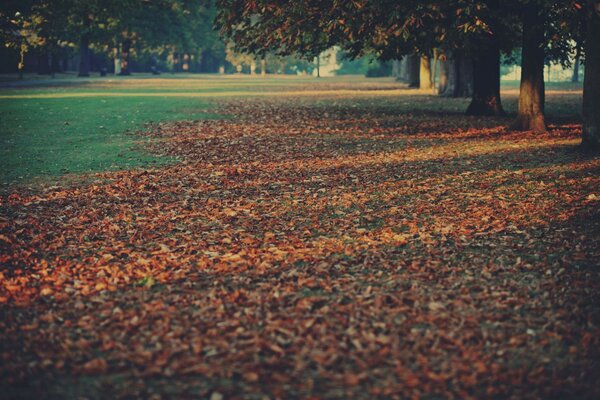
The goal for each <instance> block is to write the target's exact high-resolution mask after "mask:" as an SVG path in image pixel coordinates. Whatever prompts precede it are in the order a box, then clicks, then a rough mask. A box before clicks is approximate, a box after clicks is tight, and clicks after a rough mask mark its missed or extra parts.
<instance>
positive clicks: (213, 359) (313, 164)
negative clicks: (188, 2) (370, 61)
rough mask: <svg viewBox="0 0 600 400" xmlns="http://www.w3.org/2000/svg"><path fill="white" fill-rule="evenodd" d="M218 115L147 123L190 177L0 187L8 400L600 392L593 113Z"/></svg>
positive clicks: (383, 106)
mask: <svg viewBox="0 0 600 400" xmlns="http://www.w3.org/2000/svg"><path fill="white" fill-rule="evenodd" d="M374 89H376V88H374ZM569 96H571V97H573V96H580V93H579V94H576V95H572V94H561V95H558V94H557V95H555V96H554V97H553V96H552V94H550V95H549V97H548V99H549V100H548V101H549V103H552V102H554V103H556V104H558V103H560V102H561V101H567V102H568V101H573V98H571V97H569ZM559 97H560V98H559ZM513 100H514V97H513ZM219 102H220V103H219V104H220V105H219V110H220V112H221V113H222V114H224V115H227V116H228V117H227V118H225V119H222V120H212V121H195V122H179V123H169V124H162V125H159V126H156V127H155V129H153V130H150V131H147V132H145V133H144V135H148V136H152V138H153V140H152V141H151V142H152V143H153V145H152V148H151V149H150V150H151V151H152V152H155V153H157V154H167V155H169V156H171V157H174V158H176V159H178V160H179V162H177V163H175V164H172V165H170V166H162V167H159V168H155V169H150V170H139V169H138V170H132V171H121V172H109V173H104V174H98V175H95V176H93V177H92V178H90V179H88V180H86V181H84V182H83V183H82V182H80V183H79V184H74V185H69V186H65V187H50V188H45V189H41V190H39V191H33V192H31V191H24V190H22V189H19V190H17V189H15V190H14V191H12V192H10V193H7V194H4V195H2V197H0V202H1V207H2V208H1V214H0V265H1V267H0V390H1V391H2V395H1V396H6V397H8V398H13V397H14V398H22V397H32V398H38V397H39V396H42V397H46V398H65V397H67V398H75V397H77V398H80V397H83V398H86V397H88V398H125V397H145V398H189V397H198V398H212V399H213V400H214V399H221V398H225V399H228V398H249V399H252V398H257V399H259V398H261V399H262V398H282V399H284V398H285V399H287V398H306V397H313V398H324V399H327V398H365V399H367V398H377V397H380V398H417V397H422V398H429V399H433V398H469V397H477V398H511V397H512V398H573V397H577V398H597V397H598V396H600V389H599V386H598V384H597V382H598V379H600V369H599V365H598V361H599V356H600V329H599V326H600V325H599V324H600V295H599V294H600V275H599V270H598V261H599V260H600V241H599V240H598V238H599V237H600V235H599V234H600V218H599V217H600V215H599V214H600V213H599V209H600V158H598V157H594V156H589V155H585V154H581V153H580V152H578V151H577V149H576V145H577V144H578V143H579V141H580V139H579V137H580V126H579V125H578V124H577V123H575V122H576V121H572V120H570V119H569V118H558V119H555V120H551V128H552V129H551V131H550V133H549V134H546V135H534V134H531V133H514V132H508V131H506V129H505V128H504V126H506V124H507V123H508V122H509V120H507V119H493V118H467V117H464V116H463V115H462V114H461V113H460V111H461V110H462V109H463V108H464V105H465V101H463V100H449V99H437V98H434V97H432V96H426V95H422V94H419V95H416V94H411V92H408V91H407V93H406V94H404V95H401V96H398V95H394V96H384V95H381V94H377V91H375V90H373V92H372V94H369V93H363V94H361V95H360V96H358V97H357V96H349V95H348V94H347V93H346V94H344V93H343V92H340V93H339V94H336V93H335V92H331V93H330V94H327V93H325V94H324V93H320V94H318V95H314V96H311V95H306V96H296V97H286V96H280V97H277V98H275V99H269V98H267V97H262V98H256V99H252V100H249V99H245V100H225V99H221V100H219ZM550 108H551V107H550ZM144 143H147V141H145V140H144Z"/></svg>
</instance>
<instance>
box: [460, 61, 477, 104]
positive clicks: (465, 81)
mask: <svg viewBox="0 0 600 400" xmlns="http://www.w3.org/2000/svg"><path fill="white" fill-rule="evenodd" d="M457 65H458V67H457V68H459V70H458V83H457V96H458V97H472V96H473V87H474V85H475V84H474V80H475V79H474V78H473V76H474V74H473V60H472V59H470V58H467V57H462V56H461V57H460V58H459V59H458V64H457Z"/></svg>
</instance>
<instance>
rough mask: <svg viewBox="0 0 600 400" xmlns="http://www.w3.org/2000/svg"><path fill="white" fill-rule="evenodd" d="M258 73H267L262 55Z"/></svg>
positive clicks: (262, 74)
mask: <svg viewBox="0 0 600 400" xmlns="http://www.w3.org/2000/svg"><path fill="white" fill-rule="evenodd" d="M260 75H261V76H266V75H267V60H265V59H264V57H263V58H261V59H260Z"/></svg>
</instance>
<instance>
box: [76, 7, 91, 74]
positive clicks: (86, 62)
mask: <svg viewBox="0 0 600 400" xmlns="http://www.w3.org/2000/svg"><path fill="white" fill-rule="evenodd" d="M91 26H92V19H91V17H90V16H89V15H88V14H86V15H84V17H83V32H82V34H81V42H80V45H79V73H78V74H77V76H90V28H91Z"/></svg>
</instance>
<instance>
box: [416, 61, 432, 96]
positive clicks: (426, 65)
mask: <svg viewBox="0 0 600 400" xmlns="http://www.w3.org/2000/svg"><path fill="white" fill-rule="evenodd" d="M419 65H420V68H419V88H420V89H425V90H431V89H432V88H433V82H432V80H431V59H430V58H429V56H426V55H425V56H421V59H420V64H419Z"/></svg>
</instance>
